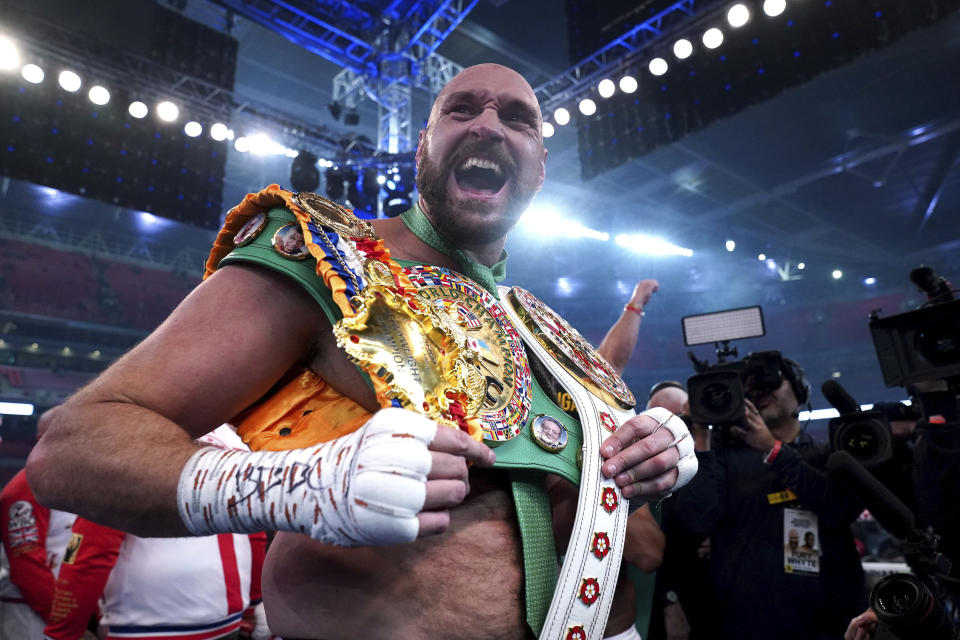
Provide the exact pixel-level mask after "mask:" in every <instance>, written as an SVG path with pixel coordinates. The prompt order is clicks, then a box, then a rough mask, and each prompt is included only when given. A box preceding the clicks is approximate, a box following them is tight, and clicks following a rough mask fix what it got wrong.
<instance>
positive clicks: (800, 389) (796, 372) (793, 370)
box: [780, 355, 810, 407]
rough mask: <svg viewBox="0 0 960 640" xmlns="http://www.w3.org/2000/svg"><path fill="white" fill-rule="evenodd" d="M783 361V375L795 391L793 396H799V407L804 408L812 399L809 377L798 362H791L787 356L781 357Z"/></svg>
mask: <svg viewBox="0 0 960 640" xmlns="http://www.w3.org/2000/svg"><path fill="white" fill-rule="evenodd" d="M780 359H781V360H782V361H783V375H784V377H785V378H786V379H787V380H789V381H790V387H791V388H792V389H793V395H795V396H797V405H799V406H801V407H802V406H803V405H805V404H806V403H807V400H809V399H810V382H809V381H808V380H807V376H806V374H805V373H804V371H803V367H801V366H800V365H799V364H798V363H797V361H796V360H791V359H790V358H787V357H785V356H782V355H781V356H780Z"/></svg>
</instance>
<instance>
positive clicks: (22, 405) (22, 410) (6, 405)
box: [0, 402, 33, 416]
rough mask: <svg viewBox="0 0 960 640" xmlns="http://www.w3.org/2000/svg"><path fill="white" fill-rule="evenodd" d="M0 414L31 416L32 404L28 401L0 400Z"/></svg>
mask: <svg viewBox="0 0 960 640" xmlns="http://www.w3.org/2000/svg"><path fill="white" fill-rule="evenodd" d="M0 414H3V415H7V416H32V415H33V405H32V404H30V403H28V402H0Z"/></svg>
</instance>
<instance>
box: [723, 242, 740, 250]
mask: <svg viewBox="0 0 960 640" xmlns="http://www.w3.org/2000/svg"><path fill="white" fill-rule="evenodd" d="M724 246H726V247H727V251H733V250H734V249H736V248H737V243H736V242H734V241H733V240H727V243H726V245H724Z"/></svg>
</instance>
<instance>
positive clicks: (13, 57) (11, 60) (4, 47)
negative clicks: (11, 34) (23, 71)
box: [0, 36, 20, 71]
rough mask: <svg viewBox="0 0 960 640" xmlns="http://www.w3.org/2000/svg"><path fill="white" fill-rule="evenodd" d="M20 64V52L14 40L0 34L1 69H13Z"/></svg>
mask: <svg viewBox="0 0 960 640" xmlns="http://www.w3.org/2000/svg"><path fill="white" fill-rule="evenodd" d="M19 66H20V52H19V51H18V50H17V45H15V44H14V43H13V40H11V39H10V38H7V37H6V36H0V71H13V70H14V69H16V68H17V67H19Z"/></svg>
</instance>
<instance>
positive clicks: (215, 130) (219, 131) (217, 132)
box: [210, 122, 227, 142]
mask: <svg viewBox="0 0 960 640" xmlns="http://www.w3.org/2000/svg"><path fill="white" fill-rule="evenodd" d="M210 137H211V138H213V139H214V140H216V141H217V142H223V141H224V140H226V139H227V125H225V124H223V123H222V122H214V123H213V124H212V125H211V126H210Z"/></svg>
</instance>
